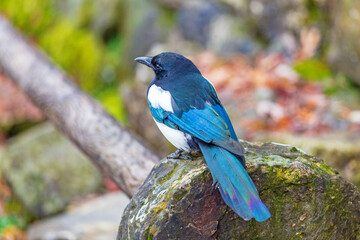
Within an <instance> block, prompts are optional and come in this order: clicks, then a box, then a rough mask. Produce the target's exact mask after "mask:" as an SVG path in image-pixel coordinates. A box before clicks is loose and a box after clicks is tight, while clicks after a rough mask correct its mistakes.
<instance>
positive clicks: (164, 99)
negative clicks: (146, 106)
mask: <svg viewBox="0 0 360 240" xmlns="http://www.w3.org/2000/svg"><path fill="white" fill-rule="evenodd" d="M148 101H149V102H150V103H151V106H152V107H154V108H162V109H164V110H165V111H168V112H174V111H173V108H172V106H171V94H170V92H169V91H166V90H164V89H162V88H161V87H159V86H156V85H155V84H153V85H151V87H150V88H149V91H148Z"/></svg>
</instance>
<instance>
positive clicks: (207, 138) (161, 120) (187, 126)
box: [135, 52, 270, 222]
mask: <svg viewBox="0 0 360 240" xmlns="http://www.w3.org/2000/svg"><path fill="white" fill-rule="evenodd" d="M135 61H137V62H139V63H142V64H144V65H146V66H148V67H150V68H151V69H153V71H154V73H155V78H154V79H153V80H152V81H151V83H150V84H149V87H148V89H147V100H148V104H149V108H150V111H151V114H152V116H153V118H154V120H155V123H156V124H157V126H158V127H159V129H160V131H161V132H162V134H163V135H164V136H165V137H166V138H167V139H168V140H169V141H170V142H171V143H172V144H173V145H174V146H175V147H177V148H178V149H179V150H178V151H177V152H176V153H177V154H181V153H182V152H191V151H193V150H195V151H196V150H201V152H202V154H203V156H204V158H205V161H206V163H207V165H208V167H209V169H210V172H211V175H212V177H213V181H214V184H215V185H216V186H217V188H218V189H219V191H220V193H221V196H222V198H223V199H224V201H225V203H226V204H227V205H228V206H229V207H231V209H233V210H234V211H235V212H236V213H237V214H238V215H239V216H240V217H242V218H243V219H244V220H246V221H248V220H250V219H251V218H253V217H254V218H255V219H256V220H257V221H259V222H262V221H265V220H266V219H268V218H269V217H270V212H269V210H268V209H267V207H266V206H265V205H264V203H262V201H261V200H260V197H259V194H258V191H257V189H256V187H255V185H254V183H253V182H252V180H251V178H250V176H249V175H248V173H247V172H246V170H245V158H244V153H245V151H244V148H243V147H242V146H241V144H240V143H239V141H238V138H237V136H236V134H235V131H234V128H233V126H232V124H231V121H230V119H229V116H228V115H227V113H226V111H225V109H224V107H223V105H222V104H221V102H220V100H219V98H218V97H217V94H216V91H215V88H214V86H213V85H212V84H211V83H210V82H209V81H208V80H207V79H206V78H204V77H203V76H202V75H201V73H200V71H199V70H198V69H197V67H196V66H195V65H194V64H193V63H192V62H191V61H190V60H189V59H187V58H185V57H184V56H182V55H180V54H177V53H171V52H164V53H161V54H159V55H156V56H154V57H138V58H136V59H135Z"/></svg>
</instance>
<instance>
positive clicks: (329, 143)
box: [256, 131, 360, 187]
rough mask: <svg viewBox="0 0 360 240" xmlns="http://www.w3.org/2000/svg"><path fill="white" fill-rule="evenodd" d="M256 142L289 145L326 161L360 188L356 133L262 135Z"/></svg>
mask: <svg viewBox="0 0 360 240" xmlns="http://www.w3.org/2000/svg"><path fill="white" fill-rule="evenodd" d="M256 140H259V141H275V142H280V143H289V144H291V145H293V146H296V147H299V148H301V149H303V150H304V151H306V152H308V153H309V154H311V155H314V156H316V157H318V158H321V159H324V161H325V162H326V164H329V165H330V166H331V167H333V168H334V169H336V170H337V171H339V172H340V174H341V175H342V176H343V177H344V178H345V179H346V180H348V181H349V182H351V183H354V184H355V185H357V186H358V187H360V149H359V146H360V136H359V134H358V133H356V132H353V133H352V132H347V131H343V132H340V131H337V132H333V133H327V134H323V135H320V136H317V137H315V136H299V135H293V134H286V133H277V134H275V133H271V134H261V135H259V136H258V137H257V139H256Z"/></svg>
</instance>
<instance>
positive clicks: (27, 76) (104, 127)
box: [0, 15, 158, 196]
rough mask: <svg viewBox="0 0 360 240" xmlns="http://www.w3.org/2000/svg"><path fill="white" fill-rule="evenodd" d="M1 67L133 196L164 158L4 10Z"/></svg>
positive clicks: (0, 21)
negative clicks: (23, 34) (57, 64)
mask: <svg viewBox="0 0 360 240" xmlns="http://www.w3.org/2000/svg"><path fill="white" fill-rule="evenodd" d="M0 68H1V69H2V70H3V71H4V72H5V73H6V74H7V75H8V76H9V77H10V78H11V79H12V80H13V81H14V82H15V83H16V84H17V85H18V86H19V87H20V88H21V89H22V90H23V91H24V92H25V93H26V94H27V95H28V96H29V97H30V98H31V100H32V101H33V102H34V103H35V105H37V106H38V107H39V108H40V109H41V110H42V112H43V113H44V115H45V116H46V117H47V118H48V120H49V121H50V122H52V123H53V124H54V125H55V126H56V127H57V128H58V129H59V130H60V131H61V132H63V133H64V134H65V135H66V136H68V137H69V139H70V140H71V141H72V142H74V143H75V144H76V145H77V146H78V147H79V148H80V149H81V150H82V151H83V152H84V153H85V154H86V155H87V156H88V157H89V159H90V160H91V161H92V162H93V163H94V164H95V165H96V166H98V167H99V168H100V169H101V170H102V172H103V173H105V174H106V175H108V176H110V177H111V178H112V179H113V180H114V181H115V183H116V184H117V185H118V186H119V187H120V189H122V190H123V191H124V192H125V193H126V194H127V195H129V196H132V195H133V194H134V192H135V191H136V190H137V188H138V187H139V186H140V185H141V184H142V183H143V181H144V180H145V178H146V176H147V175H148V173H149V172H150V170H151V169H152V167H153V166H154V163H155V162H156V161H157V160H158V157H157V156H156V155H155V154H153V153H152V152H151V151H149V150H148V149H147V148H145V147H144V146H143V145H142V144H141V143H140V142H139V141H138V140H137V139H135V138H134V137H133V136H132V135H131V134H130V133H129V132H127V131H126V130H124V129H123V128H122V127H121V126H120V125H119V123H118V122H117V121H116V120H115V119H114V118H112V117H111V116H110V115H109V114H108V113H107V112H106V111H105V110H104V109H103V108H102V107H101V106H100V104H99V103H98V102H96V101H95V100H94V99H92V98H91V97H89V96H88V95H86V94H85V93H84V92H82V91H81V90H80V89H79V88H78V87H77V86H75V84H73V83H72V82H71V81H70V80H69V79H68V78H67V77H66V75H65V74H64V72H62V71H61V70H59V69H58V68H57V67H55V66H54V64H53V63H51V61H50V60H49V59H48V58H47V57H46V56H45V55H44V54H42V53H40V52H39V51H38V50H36V49H35V48H34V47H32V46H31V45H30V44H29V43H28V42H26V41H25V40H24V39H23V38H22V37H21V35H20V34H19V33H17V32H16V31H15V30H14V29H13V28H12V26H11V25H10V24H9V23H8V22H7V20H6V19H5V18H4V17H3V16H1V15H0Z"/></svg>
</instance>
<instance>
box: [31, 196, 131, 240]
mask: <svg viewBox="0 0 360 240" xmlns="http://www.w3.org/2000/svg"><path fill="white" fill-rule="evenodd" d="M128 203H129V198H128V197H127V196H126V195H125V194H124V193H122V192H113V193H108V194H106V195H103V196H100V197H98V198H96V199H93V200H90V201H88V202H86V203H84V204H82V205H80V206H78V207H74V208H73V209H71V210H70V211H68V212H67V213H64V214H62V215H59V216H56V217H53V218H50V219H45V220H42V221H41V222H38V223H35V224H32V225H31V226H30V227H29V229H28V232H27V239H28V240H35V239H36V240H58V239H62V240H73V239H77V240H102V239H104V240H107V239H114V238H115V237H116V230H117V227H118V224H119V221H120V216H121V214H122V212H123V211H124V209H125V206H126V204H128Z"/></svg>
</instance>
